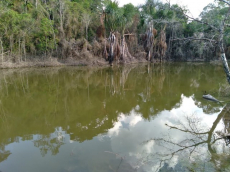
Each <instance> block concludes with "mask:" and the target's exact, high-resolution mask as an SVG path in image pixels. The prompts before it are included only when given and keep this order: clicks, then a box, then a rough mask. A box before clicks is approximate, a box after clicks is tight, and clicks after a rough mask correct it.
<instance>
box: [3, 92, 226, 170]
mask: <svg viewBox="0 0 230 172" xmlns="http://www.w3.org/2000/svg"><path fill="white" fill-rule="evenodd" d="M138 110H139V107H138V106H136V108H134V109H133V110H132V111H131V112H130V113H129V115H127V114H122V113H121V114H120V115H119V117H118V119H117V121H114V126H113V128H110V129H109V130H108V133H106V134H104V135H99V136H97V137H95V138H94V139H93V140H90V141H84V142H83V143H78V142H75V141H74V140H70V135H69V134H67V133H66V132H65V131H63V130H62V128H57V129H56V130H55V131H54V132H53V133H52V134H50V135H49V136H41V135H33V138H32V139H31V140H33V141H23V140H22V139H19V140H18V142H14V143H11V144H9V145H7V146H6V147H5V149H6V150H10V151H11V153H12V154H11V155H10V156H9V157H8V159H7V160H5V161H3V162H2V163H1V164H0V170H2V171H3V172H4V171H9V172H10V171H33V172H36V171H83V172H84V171H108V169H116V168H117V166H118V164H119V162H120V160H121V157H123V158H124V160H123V162H122V166H120V169H121V171H122V168H124V169H125V168H126V169H127V168H130V169H136V168H138V169H139V170H145V171H152V170H153V171H154V170H155V169H156V168H157V167H158V165H159V161H158V160H157V159H154V158H152V159H149V160H146V157H148V155H149V154H151V153H153V154H154V153H157V152H159V151H160V153H163V152H164V151H165V150H164V149H163V148H162V147H160V146H159V145H157V144H156V143H155V141H150V142H148V143H146V144H143V142H144V141H147V140H149V139H151V138H161V137H162V136H164V135H167V134H168V133H169V135H170V136H171V137H172V138H173V140H174V141H181V140H183V139H184V138H185V137H186V133H183V132H180V131H178V130H173V129H171V130H169V127H167V126H166V125H165V124H168V125H170V126H179V121H180V122H181V123H183V124H185V125H187V124H186V116H188V117H197V118H200V119H201V125H202V127H207V129H208V128H210V127H211V126H212V124H213V122H214V121H215V119H216V118H217V116H218V113H215V114H212V115H207V114H205V113H204V112H203V110H202V108H199V107H198V106H197V105H195V103H194V100H193V96H191V97H185V96H184V95H181V102H180V106H175V108H173V109H171V110H169V111H168V110H164V111H162V112H160V113H159V114H158V115H157V116H154V117H153V118H152V119H151V120H150V121H147V120H144V119H143V118H142V116H141V114H138V113H136V111H138ZM152 110H154V109H152ZM220 111H221V109H220ZM101 125H103V122H102V123H101ZM221 129H223V125H221V124H220V125H218V126H217V128H216V130H221ZM57 148H58V149H57ZM199 151H200V152H202V153H203V154H204V155H205V156H208V153H207V149H206V147H205V146H204V147H201V148H200V149H199ZM115 153H116V154H117V155H116V156H115ZM41 155H43V156H41ZM53 155H55V156H53ZM205 156H204V157H205ZM180 158H181V157H179V156H175V157H174V158H173V159H172V160H171V161H170V162H169V166H171V167H174V166H175V165H176V164H177V163H178V162H179V161H181V159H180ZM206 158H207V157H206ZM22 164H23V165H22ZM25 164H26V166H25ZM147 164H149V166H148V165H147Z"/></svg>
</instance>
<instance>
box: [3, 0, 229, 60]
mask: <svg viewBox="0 0 230 172" xmlns="http://www.w3.org/2000/svg"><path fill="white" fill-rule="evenodd" d="M228 10H229V7H228V4H227V3H224V2H221V1H216V2H215V3H214V4H209V5H208V6H206V7H205V8H204V9H203V12H202V13H201V14H200V18H199V22H198V19H193V18H191V17H189V13H188V9H186V8H185V7H181V6H180V5H177V4H173V5H172V4H170V3H162V2H160V1H157V0H146V2H145V3H144V4H143V5H140V6H137V7H135V6H133V5H132V4H126V5H124V6H123V7H120V6H119V3H118V2H117V1H112V0H2V1H0V57H1V58H0V59H1V60H0V61H2V62H4V61H5V62H6V61H7V62H22V61H27V60H31V59H41V60H44V58H49V57H56V58H57V59H59V60H66V59H69V58H71V59H73V60H74V59H84V58H85V59H86V60H90V58H95V57H97V58H98V59H103V58H105V59H107V60H109V61H110V62H111V61H112V60H114V59H117V60H121V61H122V60H123V61H124V62H128V61H129V60H131V61H132V60H145V61H146V59H147V60H150V61H155V60H183V61H186V60H205V61H209V60H214V59H219V58H220V50H219V47H218V41H219V34H220V32H218V29H216V30H215V29H213V28H220V25H221V21H222V20H223V19H224V17H226V14H227V12H228ZM187 14H188V15H187ZM225 23H229V18H227V19H226V20H225ZM226 26H229V24H226ZM229 32H230V28H229V27H225V29H224V33H223V35H224V38H223V43H224V49H225V53H226V55H227V57H229V53H230V35H229Z"/></svg>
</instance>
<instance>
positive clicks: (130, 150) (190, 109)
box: [108, 94, 223, 170]
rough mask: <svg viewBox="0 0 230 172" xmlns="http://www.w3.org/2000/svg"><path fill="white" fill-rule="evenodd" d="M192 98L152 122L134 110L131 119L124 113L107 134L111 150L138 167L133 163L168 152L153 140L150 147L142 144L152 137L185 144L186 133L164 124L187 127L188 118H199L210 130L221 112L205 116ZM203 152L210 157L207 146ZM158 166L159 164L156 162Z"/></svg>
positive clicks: (170, 163) (170, 164)
mask: <svg viewBox="0 0 230 172" xmlns="http://www.w3.org/2000/svg"><path fill="white" fill-rule="evenodd" d="M193 98H194V97H193V96H190V97H185V96H184V95H183V94H182V95H181V102H180V106H179V107H175V108H173V109H172V110H170V111H168V110H164V111H162V112H160V113H159V114H158V115H157V116H156V117H155V118H153V120H151V121H146V120H144V119H143V118H142V117H141V115H139V114H135V110H132V111H131V112H130V114H131V115H129V116H125V115H124V114H121V115H120V116H119V118H118V121H117V122H115V123H114V127H113V128H111V129H109V131H108V135H109V136H110V137H111V147H112V150H113V151H114V152H117V153H120V154H122V155H123V156H127V155H128V156H129V158H127V159H129V160H130V164H135V163H134V161H136V162H137V161H140V159H143V157H144V156H146V155H147V154H150V153H153V154H156V153H157V152H160V153H164V152H166V150H164V149H162V147H160V146H159V145H157V144H155V143H154V141H150V142H148V143H147V144H142V143H143V142H145V141H147V140H149V139H151V138H162V137H164V135H165V136H166V135H167V134H169V135H170V137H171V138H172V139H173V141H176V142H179V141H182V140H184V139H185V138H186V137H187V136H188V134H187V133H184V132H181V131H178V130H173V129H171V130H170V129H169V128H168V127H167V126H166V125H165V124H168V125H171V126H178V125H179V122H180V123H183V124H184V125H187V123H188V122H187V121H186V120H187V119H186V116H187V117H189V118H191V117H192V118H199V120H200V125H201V127H202V128H203V127H204V126H205V128H206V129H207V130H208V129H209V127H211V126H212V124H213V122H214V121H215V119H216V118H217V116H218V113H215V114H212V115H207V114H204V112H203V109H202V108H199V107H197V105H196V104H195V102H194V99H193ZM124 124H126V125H128V126H129V130H127V127H125V126H124ZM222 127H223V126H222V125H219V126H218V127H217V128H218V129H221V128H222ZM200 152H202V153H203V155H204V157H203V158H205V157H206V158H207V148H206V147H202V148H200ZM200 152H198V153H200ZM178 159H179V158H178V157H177V156H175V157H174V158H173V159H172V160H171V161H170V162H169V166H170V167H174V166H175V165H176V164H177V163H178ZM153 161H154V160H153ZM155 163H158V162H157V161H155ZM158 165H159V164H158ZM158 167H159V166H158ZM152 168H154V165H152ZM154 169H155V168H154ZM148 170H149V169H148Z"/></svg>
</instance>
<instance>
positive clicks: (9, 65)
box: [0, 57, 222, 69]
mask: <svg viewBox="0 0 230 172" xmlns="http://www.w3.org/2000/svg"><path fill="white" fill-rule="evenodd" d="M165 62H169V63H171V62H175V63H177V62H187V63H199V62H202V63H205V62H206V61H205V60H203V61H201V60H199V61H196V60H187V61H173V60H169V61H164V62H163V63H165ZM139 63H160V62H158V61H154V62H149V61H147V60H146V59H145V58H143V59H141V58H138V59H137V58H135V59H132V60H130V61H128V62H127V61H125V62H124V61H120V62H117V61H115V62H114V66H116V65H126V64H139ZM208 63H212V64H222V63H221V61H220V60H212V61H209V62H208ZM64 66H88V67H94V66H95V67H102V66H108V67H109V66H110V64H109V62H108V61H106V60H105V59H103V58H99V57H94V58H92V59H81V60H80V59H73V58H67V59H65V60H63V59H58V58H56V57H49V58H46V59H44V60H41V59H36V58H34V59H28V60H27V61H23V62H11V61H6V62H3V63H1V62H0V69H14V68H33V67H64Z"/></svg>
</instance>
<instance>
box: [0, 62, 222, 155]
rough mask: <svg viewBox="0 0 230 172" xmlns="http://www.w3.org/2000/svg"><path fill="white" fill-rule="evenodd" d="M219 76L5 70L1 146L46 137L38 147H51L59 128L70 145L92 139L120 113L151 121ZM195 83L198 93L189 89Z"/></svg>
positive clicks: (173, 71) (179, 71) (182, 67)
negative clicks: (51, 136) (19, 139)
mask: <svg viewBox="0 0 230 172" xmlns="http://www.w3.org/2000/svg"><path fill="white" fill-rule="evenodd" d="M198 70H199V71H200V72H198ZM206 70H209V72H207V71H206ZM220 70H221V72H222V68H220ZM204 71H205V72H204ZM218 71H219V69H218V68H217V67H215V66H211V67H209V68H208V69H207V68H202V67H200V66H196V65H187V64H184V63H181V64H173V65H171V64H165V65H162V64H148V65H141V66H133V65H131V66H121V67H115V66H114V67H113V68H104V69H103V68H92V69H89V68H81V69H79V68H68V69H67V68H52V69H39V70H36V69H30V70H29V69H24V70H10V71H1V74H2V75H0V80H1V81H2V82H1V84H0V89H1V91H0V97H1V105H2V106H0V117H1V118H4V119H7V120H5V124H4V121H0V135H1V137H0V142H1V143H3V142H4V143H5V141H4V140H6V139H7V138H16V137H17V136H21V137H23V136H25V135H31V134H34V133H39V134H40V135H43V136H44V138H41V139H40V140H39V142H38V143H36V144H37V145H38V146H39V145H41V147H42V144H44V145H45V144H47V145H49V144H50V143H52V141H50V140H49V139H47V138H46V137H47V136H49V134H50V133H52V132H53V129H54V128H56V127H57V126H61V127H62V128H63V129H64V130H65V131H66V132H68V133H73V134H71V140H77V141H79V142H83V141H85V140H91V139H92V138H93V137H95V136H97V135H98V134H101V133H106V132H107V131H108V129H110V128H112V127H113V126H114V123H115V122H116V121H117V120H118V116H119V115H120V114H121V113H122V114H125V115H129V114H130V112H131V111H132V110H134V109H135V110H134V111H135V112H137V113H140V114H141V115H142V116H143V117H144V118H145V119H150V118H151V117H153V116H154V115H156V114H158V113H160V112H161V111H163V110H171V109H173V108H174V107H175V106H177V105H178V106H179V105H180V100H181V94H182V93H183V94H184V95H185V96H191V95H192V94H194V93H195V92H199V91H200V90H205V89H206V88H207V87H208V88H212V89H215V88H216V87H218V86H219V84H218V82H220V81H222V79H221V78H220V77H219V73H218ZM207 73H209V74H210V75H212V78H213V79H210V77H208V75H204V74H207ZM3 76H4V77H3ZM194 80H196V83H198V84H199V88H197V87H194V84H191V83H194ZM213 80H215V81H216V82H214V83H213ZM203 88H205V89H203ZM198 90H199V91H198ZM200 93H201V94H202V92H201V91H200ZM194 97H195V98H194V99H196V96H194ZM197 97H201V96H199V95H198V96H197ZM198 102H199V100H198ZM199 105H200V106H201V107H204V105H206V104H204V103H203V102H202V103H201V104H199ZM213 106H216V107H219V105H212V106H211V107H213ZM1 107H4V108H1ZM136 107H138V108H136ZM207 111H209V109H208V110H207ZM3 112H5V113H3ZM4 115H5V116H4ZM3 124H4V125H3ZM6 127H8V128H7V130H6ZM5 131H7V132H5ZM25 139H28V138H25ZM43 147H44V148H42V149H44V152H45V150H46V146H43ZM57 147H58V146H57ZM52 149H54V152H55V148H52Z"/></svg>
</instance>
